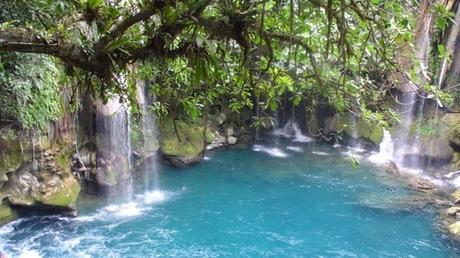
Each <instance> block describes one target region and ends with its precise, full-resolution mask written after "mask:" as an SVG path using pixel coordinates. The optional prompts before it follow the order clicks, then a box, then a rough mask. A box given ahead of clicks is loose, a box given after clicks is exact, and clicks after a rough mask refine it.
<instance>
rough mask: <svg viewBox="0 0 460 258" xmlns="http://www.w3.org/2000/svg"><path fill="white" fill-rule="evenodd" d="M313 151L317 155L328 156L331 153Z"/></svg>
mask: <svg viewBox="0 0 460 258" xmlns="http://www.w3.org/2000/svg"><path fill="white" fill-rule="evenodd" d="M311 153H313V154H315V155H320V156H327V155H329V154H327V153H326V152H322V151H312V152H311Z"/></svg>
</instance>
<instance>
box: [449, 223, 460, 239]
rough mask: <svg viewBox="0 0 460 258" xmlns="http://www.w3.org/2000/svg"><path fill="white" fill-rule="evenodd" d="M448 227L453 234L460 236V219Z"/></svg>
mask: <svg viewBox="0 0 460 258" xmlns="http://www.w3.org/2000/svg"><path fill="white" fill-rule="evenodd" d="M447 228H448V229H449V232H450V233H451V234H453V235H456V236H460V221H457V222H455V223H452V224H450V225H449V226H448V227H447Z"/></svg>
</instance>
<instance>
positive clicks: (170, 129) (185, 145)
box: [160, 118, 204, 157]
mask: <svg viewBox="0 0 460 258" xmlns="http://www.w3.org/2000/svg"><path fill="white" fill-rule="evenodd" d="M176 125H177V131H178V134H179V137H178V136H177V134H176V130H175V128H174V124H173V122H172V119H171V118H165V119H162V120H161V121H160V148H161V152H162V153H163V154H165V155H169V156H182V157H190V156H197V155H199V154H200V153H201V152H202V151H203V149H204V142H203V130H204V128H203V127H202V126H199V125H196V124H187V123H185V122H183V121H180V120H177V121H176Z"/></svg>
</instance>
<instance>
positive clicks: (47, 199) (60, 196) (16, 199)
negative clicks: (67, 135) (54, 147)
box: [2, 155, 80, 211]
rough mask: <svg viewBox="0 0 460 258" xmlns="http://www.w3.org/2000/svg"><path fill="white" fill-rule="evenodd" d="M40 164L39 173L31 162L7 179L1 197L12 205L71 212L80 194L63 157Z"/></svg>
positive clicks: (77, 183) (78, 186)
mask: <svg viewBox="0 0 460 258" xmlns="http://www.w3.org/2000/svg"><path fill="white" fill-rule="evenodd" d="M60 156H61V155H58V156H56V160H54V157H53V159H52V160H48V159H46V160H45V161H40V162H38V164H40V166H39V169H38V171H33V164H32V162H28V163H25V164H24V165H23V166H21V167H20V168H19V169H18V170H16V171H15V172H13V173H10V174H9V175H8V182H6V183H5V184H4V185H3V187H2V192H3V193H4V197H5V198H8V200H9V201H10V203H11V204H12V205H17V206H22V207H35V206H37V207H39V208H41V209H45V210H46V209H49V210H53V211H56V210H62V211H72V210H74V209H75V202H76V200H77V198H78V194H79V192H80V184H79V182H78V181H77V180H76V179H75V178H74V176H73V174H72V173H71V171H70V164H69V163H68V162H66V160H63V159H64V158H65V156H66V155H62V156H63V157H64V158H63V157H60Z"/></svg>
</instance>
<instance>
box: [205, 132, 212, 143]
mask: <svg viewBox="0 0 460 258" xmlns="http://www.w3.org/2000/svg"><path fill="white" fill-rule="evenodd" d="M205 134H206V135H205V136H206V143H207V144H211V143H212V142H213V141H214V134H213V133H212V132H211V130H209V129H207V130H206V133H205Z"/></svg>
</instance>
